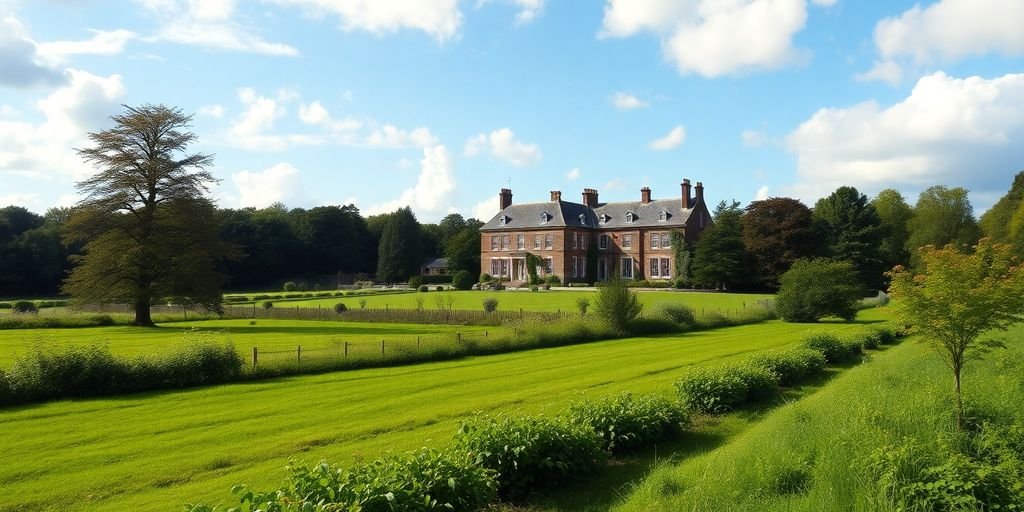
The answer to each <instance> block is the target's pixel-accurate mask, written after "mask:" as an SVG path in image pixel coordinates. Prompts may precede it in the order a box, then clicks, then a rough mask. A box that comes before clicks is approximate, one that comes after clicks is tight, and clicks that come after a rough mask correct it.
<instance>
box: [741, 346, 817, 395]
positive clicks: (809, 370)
mask: <svg viewBox="0 0 1024 512" xmlns="http://www.w3.org/2000/svg"><path fill="white" fill-rule="evenodd" d="M748 362H749V363H750V364H752V365H754V366H757V367H760V368H764V369H765V370H768V371H770V372H772V373H774V374H776V375H778V376H779V384H782V385H783V386H791V385H793V384H796V383H799V382H801V381H803V380H805V379H807V378H808V377H812V376H814V375H817V374H819V373H821V372H822V371H824V370H825V365H826V364H828V361H827V360H826V359H825V356H824V355H823V354H822V353H821V352H819V351H817V350H813V349H809V348H795V349H789V350H776V351H771V352H764V353H761V354H755V355H753V356H751V357H750V359H749V360H748Z"/></svg>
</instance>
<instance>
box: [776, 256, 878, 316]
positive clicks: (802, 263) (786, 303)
mask: <svg viewBox="0 0 1024 512" xmlns="http://www.w3.org/2000/svg"><path fill="white" fill-rule="evenodd" d="M779 284H780V286H779V293H778V294H776V295H775V310H776V311H777V312H778V313H779V317H781V318H782V319H783V320H785V321H787V322H817V321H818V320H820V319H822V318H823V317H826V316H837V317H839V318H842V319H844V320H853V319H854V318H856V316H857V303H858V302H859V301H860V298H861V296H862V293H861V291H862V290H863V287H864V285H863V284H861V283H860V282H859V281H858V280H857V271H856V269H855V268H854V266H853V264H852V263H850V262H848V261H838V260H829V259H825V258H817V259H811V260H797V261H795V262H794V263H793V266H792V267H790V268H789V270H787V271H786V273H785V274H782V277H780V278H779Z"/></svg>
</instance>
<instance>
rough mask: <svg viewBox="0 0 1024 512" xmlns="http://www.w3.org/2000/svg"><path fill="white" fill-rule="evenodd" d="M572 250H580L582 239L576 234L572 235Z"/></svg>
mask: <svg viewBox="0 0 1024 512" xmlns="http://www.w3.org/2000/svg"><path fill="white" fill-rule="evenodd" d="M572 248H573V249H579V248H580V237H579V236H578V235H577V234H576V233H573V234H572ZM574 277H575V276H574Z"/></svg>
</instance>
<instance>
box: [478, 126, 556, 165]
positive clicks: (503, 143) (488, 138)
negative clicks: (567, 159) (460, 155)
mask: <svg viewBox="0 0 1024 512" xmlns="http://www.w3.org/2000/svg"><path fill="white" fill-rule="evenodd" d="M486 152H490V153H491V154H492V155H493V156H494V157H496V158H498V159H500V160H504V161H506V162H508V163H510V164H512V165H515V166H519V167H522V166H526V165H533V164H536V163H537V162H540V160H541V152H540V147H539V146H537V145H536V144H527V143H524V142H522V141H519V140H517V139H516V136H515V133H513V132H512V130H510V129H508V128H501V129H498V130H494V131H492V132H491V133H489V134H485V133H481V134H479V135H477V136H476V137H473V138H471V139H469V140H468V141H466V148H465V150H464V153H465V155H466V156H476V155H479V154H482V153H486Z"/></svg>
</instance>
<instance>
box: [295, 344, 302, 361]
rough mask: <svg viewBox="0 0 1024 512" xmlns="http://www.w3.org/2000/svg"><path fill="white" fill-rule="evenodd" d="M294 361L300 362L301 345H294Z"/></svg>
mask: <svg viewBox="0 0 1024 512" xmlns="http://www.w3.org/2000/svg"><path fill="white" fill-rule="evenodd" d="M295 362H297V363H299V364H302V345H298V346H297V347H295Z"/></svg>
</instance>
